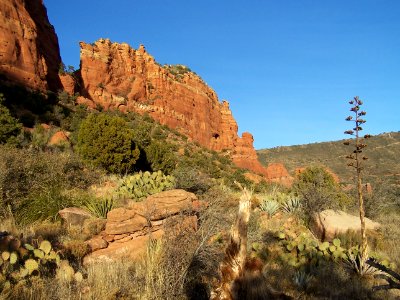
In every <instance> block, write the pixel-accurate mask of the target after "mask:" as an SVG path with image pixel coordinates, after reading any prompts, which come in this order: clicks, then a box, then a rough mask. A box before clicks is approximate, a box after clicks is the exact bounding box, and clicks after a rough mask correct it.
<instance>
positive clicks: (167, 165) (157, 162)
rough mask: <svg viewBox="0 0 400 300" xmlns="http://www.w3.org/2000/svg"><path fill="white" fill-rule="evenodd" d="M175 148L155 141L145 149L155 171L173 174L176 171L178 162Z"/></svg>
mask: <svg viewBox="0 0 400 300" xmlns="http://www.w3.org/2000/svg"><path fill="white" fill-rule="evenodd" d="M173 151H174V149H173V146H172V145H170V144H167V143H166V142H165V141H164V142H158V141H153V142H151V143H150V145H149V146H147V147H146V148H145V152H146V157H147V160H148V163H149V164H150V167H151V169H152V170H153V171H162V172H163V173H164V174H171V173H172V171H173V170H174V169H175V165H176V160H175V155H174V152H173Z"/></svg>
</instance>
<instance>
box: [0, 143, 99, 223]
mask: <svg viewBox="0 0 400 300" xmlns="http://www.w3.org/2000/svg"><path fill="white" fill-rule="evenodd" d="M98 177H99V173H98V172H97V171H94V170H87V169H86V170H85V169H84V166H83V164H82V163H81V162H80V161H79V160H78V159H77V158H76V157H75V156H74V155H73V154H72V153H45V152H37V151H34V150H29V149H24V150H22V149H14V148H9V147H5V146H0V216H4V214H5V213H6V212H7V207H10V210H11V212H12V213H15V212H17V211H18V210H19V208H20V207H21V206H22V205H24V207H26V208H25V209H26V210H27V212H29V211H30V209H29V205H30V204H32V207H35V206H36V205H37V201H42V202H41V203H42V205H43V207H36V208H38V209H39V210H40V211H42V210H45V209H47V208H46V206H47V203H46V199H51V198H53V197H55V198H54V201H55V202H58V203H59V201H62V199H64V200H65V197H66V196H65V195H64V194H63V193H62V191H63V190H65V189H71V188H87V187H88V186H89V185H90V184H92V183H94V182H95V181H96V180H98ZM34 199H36V200H35V201H33V200H34ZM32 201H33V202H32ZM53 204H54V203H53ZM53 204H49V206H52V205H53ZM61 206H62V205H61ZM33 213H35V212H33ZM51 215H52V214H51ZM51 215H49V216H51Z"/></svg>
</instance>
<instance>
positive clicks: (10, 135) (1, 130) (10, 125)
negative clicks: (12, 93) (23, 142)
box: [0, 94, 22, 144]
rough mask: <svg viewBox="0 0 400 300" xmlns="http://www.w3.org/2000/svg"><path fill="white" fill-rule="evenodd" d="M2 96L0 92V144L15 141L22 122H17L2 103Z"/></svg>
mask: <svg viewBox="0 0 400 300" xmlns="http://www.w3.org/2000/svg"><path fill="white" fill-rule="evenodd" d="M3 102H4V96H3V94H0V144H5V143H12V144H14V143H16V142H17V135H19V134H20V132H21V129H22V124H20V123H19V122H18V120H17V119H15V118H14V117H13V116H11V114H10V111H9V110H8V108H7V107H5V106H4V105H3Z"/></svg>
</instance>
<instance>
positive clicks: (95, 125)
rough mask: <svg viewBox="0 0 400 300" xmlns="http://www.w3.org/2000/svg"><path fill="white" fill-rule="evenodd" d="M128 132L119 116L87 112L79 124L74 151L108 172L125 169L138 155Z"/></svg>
mask: <svg viewBox="0 0 400 300" xmlns="http://www.w3.org/2000/svg"><path fill="white" fill-rule="evenodd" d="M132 134H133V133H132V130H131V129H130V128H129V127H128V124H127V122H126V121H125V120H124V119H122V118H120V117H113V116H109V115H107V114H91V115H89V116H88V117H87V118H86V119H85V120H83V121H82V123H81V126H80V128H79V132H78V145H77V146H78V152H79V153H80V154H81V156H82V158H83V159H84V160H85V161H87V162H89V163H92V164H93V165H95V166H100V167H103V168H104V169H106V170H107V171H109V172H111V173H120V174H123V173H129V172H132V171H133V167H134V165H135V162H136V160H137V159H138V158H139V149H138V147H137V146H136V144H135V142H134V140H133V135H132Z"/></svg>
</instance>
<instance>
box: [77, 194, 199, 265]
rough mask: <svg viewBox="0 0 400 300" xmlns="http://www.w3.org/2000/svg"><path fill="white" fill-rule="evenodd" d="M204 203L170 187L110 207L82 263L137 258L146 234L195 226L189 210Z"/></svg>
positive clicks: (144, 244)
mask: <svg viewBox="0 0 400 300" xmlns="http://www.w3.org/2000/svg"><path fill="white" fill-rule="evenodd" d="M205 206H206V205H205V203H201V202H200V201H199V200H197V198H196V196H195V195H194V194H193V193H189V192H186V191H184V190H171V191H165V192H161V193H158V194H155V195H152V196H149V197H147V199H146V200H144V201H142V202H136V203H133V204H132V205H131V206H130V207H128V208H116V209H113V210H111V211H110V212H109V213H108V214H107V222H106V226H105V230H104V231H102V232H100V234H99V235H97V236H95V237H93V238H92V239H90V240H89V241H87V244H88V245H89V247H90V248H91V250H92V253H91V254H89V255H88V256H86V257H85V259H84V263H85V264H88V263H91V262H96V261H110V260H115V259H120V258H125V257H129V258H131V259H138V258H140V256H141V255H142V254H143V253H144V252H145V251H146V246H147V241H148V240H149V238H152V239H159V238H160V237H161V236H162V235H163V234H164V230H165V228H168V230H172V229H173V228H175V229H176V228H177V227H179V228H180V229H182V228H185V229H188V230H189V231H190V230H192V231H193V230H196V229H197V217H196V216H195V215H191V213H192V212H196V211H197V210H198V209H202V208H204V207H205ZM181 213H185V214H184V215H183V214H182V215H181Z"/></svg>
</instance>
